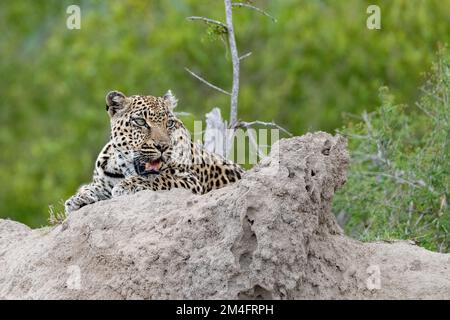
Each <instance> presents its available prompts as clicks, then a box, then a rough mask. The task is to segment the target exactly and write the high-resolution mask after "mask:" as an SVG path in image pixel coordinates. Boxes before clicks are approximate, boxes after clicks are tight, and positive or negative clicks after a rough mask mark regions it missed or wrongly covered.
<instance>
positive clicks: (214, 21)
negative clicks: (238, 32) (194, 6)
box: [186, 16, 228, 32]
mask: <svg viewBox="0 0 450 320" xmlns="http://www.w3.org/2000/svg"><path fill="white" fill-rule="evenodd" d="M186 19H188V20H190V21H203V22H204V23H206V24H214V25H216V26H219V27H221V28H222V29H223V31H224V32H228V28H227V26H226V25H225V24H224V23H222V22H220V21H217V20H213V19H210V18H205V17H198V16H191V17H187V18H186Z"/></svg>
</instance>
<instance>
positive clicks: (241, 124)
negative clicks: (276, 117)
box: [236, 120, 293, 137]
mask: <svg viewBox="0 0 450 320" xmlns="http://www.w3.org/2000/svg"><path fill="white" fill-rule="evenodd" d="M254 125H261V126H268V127H276V128H278V129H280V130H281V131H283V132H284V133H286V134H287V135H289V136H290V137H292V136H293V134H292V133H290V132H289V131H287V130H286V129H284V128H283V127H281V126H279V125H277V124H276V123H275V122H274V121H272V122H263V121H259V120H256V121H251V122H245V121H239V122H238V123H237V125H236V128H239V127H240V128H248V127H251V126H254Z"/></svg>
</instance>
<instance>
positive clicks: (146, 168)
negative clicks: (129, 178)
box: [134, 158, 162, 176]
mask: <svg viewBox="0 0 450 320" xmlns="http://www.w3.org/2000/svg"><path fill="white" fill-rule="evenodd" d="M161 165H162V161H161V158H158V159H156V160H149V159H136V160H135V162H134V166H135V168H136V172H137V174H138V175H140V176H147V175H149V174H158V173H159V170H160V169H161Z"/></svg>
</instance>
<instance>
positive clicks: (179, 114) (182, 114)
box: [174, 111, 191, 117]
mask: <svg viewBox="0 0 450 320" xmlns="http://www.w3.org/2000/svg"><path fill="white" fill-rule="evenodd" d="M174 113H175V115H176V116H181V117H185V116H190V115H191V113H190V112H184V111H180V112H174Z"/></svg>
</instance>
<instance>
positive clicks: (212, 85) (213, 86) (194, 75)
mask: <svg viewBox="0 0 450 320" xmlns="http://www.w3.org/2000/svg"><path fill="white" fill-rule="evenodd" d="M184 70H186V71H187V72H189V73H190V74H191V75H192V76H193V77H194V78H196V79H198V80H200V81H201V82H203V83H204V84H206V85H207V86H209V87H211V88H213V89H215V90H217V91H219V92H221V93H223V94H226V95H229V96H231V93H229V92H228V91H225V90H223V89H222V88H219V87H218V86H216V85H214V84H212V83H211V82H209V81H207V80H205V79H203V78H202V77H200V76H199V75H197V74H195V73H194V72H193V71H191V70H189V69H188V68H184Z"/></svg>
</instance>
